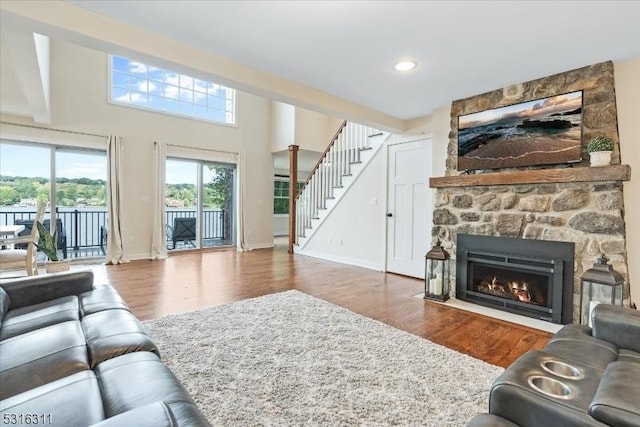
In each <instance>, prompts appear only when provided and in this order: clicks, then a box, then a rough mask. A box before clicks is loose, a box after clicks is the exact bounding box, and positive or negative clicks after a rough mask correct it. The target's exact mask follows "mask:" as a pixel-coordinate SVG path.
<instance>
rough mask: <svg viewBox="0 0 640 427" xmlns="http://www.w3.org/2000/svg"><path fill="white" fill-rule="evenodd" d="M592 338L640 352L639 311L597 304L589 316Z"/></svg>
mask: <svg viewBox="0 0 640 427" xmlns="http://www.w3.org/2000/svg"><path fill="white" fill-rule="evenodd" d="M591 322H592V334H593V336H594V337H596V338H599V339H601V340H604V341H608V342H610V343H612V344H614V345H615V346H616V347H618V348H624V349H628V350H633V351H635V352H640V340H639V339H638V337H640V311H638V310H633V309H631V308H626V307H620V306H616V305H610V304H598V305H597V306H596V307H595V308H594V309H593V312H592V314H591Z"/></svg>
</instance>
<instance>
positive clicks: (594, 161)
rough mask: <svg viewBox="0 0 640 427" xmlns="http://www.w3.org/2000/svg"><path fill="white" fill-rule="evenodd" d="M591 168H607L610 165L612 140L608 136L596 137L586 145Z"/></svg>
mask: <svg viewBox="0 0 640 427" xmlns="http://www.w3.org/2000/svg"><path fill="white" fill-rule="evenodd" d="M587 151H588V152H589V158H590V162H591V166H607V165H609V164H610V163H611V153H612V152H613V139H611V138H609V137H608V136H597V137H595V138H593V139H592V140H591V141H589V143H588V144H587Z"/></svg>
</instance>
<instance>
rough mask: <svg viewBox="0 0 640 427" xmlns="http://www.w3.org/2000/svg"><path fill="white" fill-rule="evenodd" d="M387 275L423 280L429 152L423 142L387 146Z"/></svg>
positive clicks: (428, 215) (428, 240) (427, 241)
mask: <svg viewBox="0 0 640 427" xmlns="http://www.w3.org/2000/svg"><path fill="white" fill-rule="evenodd" d="M388 161H389V168H388V174H389V175H388V198H387V271H389V272H391V273H398V274H404V275H407V276H413V277H419V278H424V268H425V266H424V256H425V254H426V253H427V250H428V248H429V247H430V244H431V216H432V214H431V189H430V188H429V176H430V175H431V150H430V149H429V147H428V141H427V140H420V141H413V142H407V143H404V144H397V145H391V146H389V156H388Z"/></svg>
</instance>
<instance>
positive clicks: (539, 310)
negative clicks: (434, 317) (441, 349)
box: [456, 234, 575, 324]
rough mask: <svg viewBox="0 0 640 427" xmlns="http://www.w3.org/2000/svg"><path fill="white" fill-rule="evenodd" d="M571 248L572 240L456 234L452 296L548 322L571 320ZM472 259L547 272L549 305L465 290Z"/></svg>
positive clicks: (489, 263) (572, 245)
mask: <svg viewBox="0 0 640 427" xmlns="http://www.w3.org/2000/svg"><path fill="white" fill-rule="evenodd" d="M574 250H575V244H574V243H573V242H557V241H548V240H531V239H518V238H511V237H496V236H477V235H471V234H458V238H457V247H456V298H458V299H460V300H463V301H468V302H473V303H475V304H480V305H484V306H487V307H491V308H496V309H499V310H503V311H508V312H512V313H517V314H521V315H525V316H528V317H532V318H536V319H540V320H546V321H548V322H552V323H558V324H568V323H571V322H572V321H573V263H574ZM473 262H478V263H482V264H484V265H495V266H497V267H500V268H505V269H511V268H518V269H523V270H529V271H532V272H536V273H537V274H546V275H548V276H549V277H550V280H551V281H552V283H553V286H552V289H551V290H550V292H549V295H548V298H549V300H550V307H542V306H535V305H533V304H528V303H523V302H520V301H511V300H507V299H504V298H500V297H497V296H493V295H488V294H485V293H482V292H477V291H473V290H471V289H469V288H468V282H469V281H470V276H471V269H470V267H469V263H473Z"/></svg>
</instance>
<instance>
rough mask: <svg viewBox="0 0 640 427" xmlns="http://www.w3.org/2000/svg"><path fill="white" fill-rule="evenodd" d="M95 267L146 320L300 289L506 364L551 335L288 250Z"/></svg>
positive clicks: (398, 281) (399, 280) (395, 280)
mask: <svg viewBox="0 0 640 427" xmlns="http://www.w3.org/2000/svg"><path fill="white" fill-rule="evenodd" d="M93 270H94V272H95V274H96V281H97V282H100V281H105V282H108V283H111V284H112V285H113V286H114V287H116V288H117V289H118V291H119V292H120V294H121V295H122V296H123V297H124V299H125V300H126V301H127V303H128V304H129V306H130V307H131V309H132V311H133V312H134V313H135V314H136V316H138V318H140V319H143V320H145V319H155V318H159V317H162V316H165V315H168V314H175V313H182V312H188V311H193V310H198V309H202V308H206V307H212V306H217V305H222V304H227V303H230V302H233V301H238V300H242V299H246V298H253V297H258V296H261V295H265V294H270V293H274V292H281V291H286V290H289V289H297V290H298V291H301V292H304V293H306V294H309V295H312V296H314V297H317V298H321V299H323V300H326V301H329V302H331V303H333V304H336V305H340V306H342V307H345V308H347V309H349V310H351V311H354V312H356V313H360V314H362V315H364V316H367V317H370V318H372V319H376V320H379V321H381V322H384V323H386V324H388V325H391V326H393V327H395V328H398V329H401V330H404V331H407V332H409V333H412V334H414V335H418V336H421V337H424V338H427V339H429V340H431V341H433V342H436V343H439V344H441V345H444V346H446V347H448V348H451V349H453V350H457V351H460V352H462V353H466V354H469V355H471V356H473V357H476V358H478V359H482V360H484V361H486V362H488V363H491V364H494V365H498V366H503V367H506V366H508V365H509V364H510V363H511V362H513V361H514V360H515V359H516V358H517V357H519V356H520V355H521V354H523V353H525V352H527V351H529V350H532V349H540V348H542V347H544V345H545V344H546V343H547V341H548V340H549V338H550V337H551V334H549V333H546V332H542V331H538V330H536V329H531V328H528V327H524V326H519V325H515V324H512V323H508V322H504V321H500V320H495V319H492V318H488V317H484V316H481V315H478V314H474V313H469V312H466V311H462V310H459V309H455V308H451V307H447V306H446V305H442V304H438V303H434V302H430V301H423V300H422V299H420V298H415V297H414V295H416V294H418V293H420V292H421V291H422V289H423V281H422V280H418V279H413V278H408V277H404V276H399V275H395V274H386V273H380V272H376V271H372V270H368V269H364V268H359V267H352V266H347V265H343V264H337V263H333V262H329V261H324V260H320V259H316V258H311V257H306V256H302V255H290V254H288V253H287V252H286V250H285V249H284V248H276V249H263V250H257V251H252V252H236V251H235V250H222V251H213V252H196V253H188V254H180V255H173V256H171V257H170V258H169V259H166V260H161V261H134V262H131V263H128V264H122V265H118V266H93Z"/></svg>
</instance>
